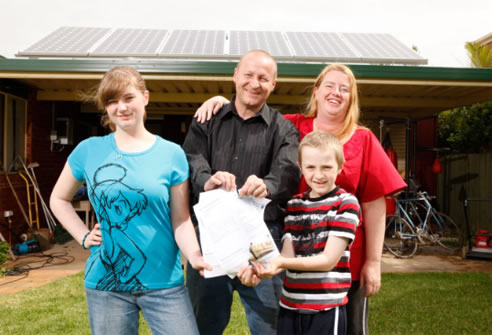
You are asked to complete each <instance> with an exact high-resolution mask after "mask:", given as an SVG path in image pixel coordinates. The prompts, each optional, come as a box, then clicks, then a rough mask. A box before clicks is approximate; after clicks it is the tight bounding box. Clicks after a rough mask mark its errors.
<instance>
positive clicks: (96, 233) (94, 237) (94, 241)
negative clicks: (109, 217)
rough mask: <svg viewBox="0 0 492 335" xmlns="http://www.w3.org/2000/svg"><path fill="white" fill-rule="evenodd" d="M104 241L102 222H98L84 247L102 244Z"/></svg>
mask: <svg viewBox="0 0 492 335" xmlns="http://www.w3.org/2000/svg"><path fill="white" fill-rule="evenodd" d="M101 243H102V234H101V224H100V223H96V224H95V225H94V228H92V230H91V232H90V233H89V235H87V237H86V239H85V241H84V245H83V247H86V248H87V249H88V248H90V247H91V246H93V245H100V244H101Z"/></svg>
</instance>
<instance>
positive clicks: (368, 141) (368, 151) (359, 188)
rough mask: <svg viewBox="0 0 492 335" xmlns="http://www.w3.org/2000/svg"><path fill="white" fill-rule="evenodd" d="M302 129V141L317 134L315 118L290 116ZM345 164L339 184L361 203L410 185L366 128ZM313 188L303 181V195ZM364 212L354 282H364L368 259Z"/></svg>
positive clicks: (349, 146)
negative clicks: (311, 134)
mask: <svg viewBox="0 0 492 335" xmlns="http://www.w3.org/2000/svg"><path fill="white" fill-rule="evenodd" d="M284 117H285V118H286V119H287V120H289V121H291V122H292V123H293V124H294V125H295V126H296V128H297V130H299V134H300V139H301V140H302V139H303V138H304V136H306V135H307V134H309V133H310V132H312V131H313V121H314V118H306V117H304V115H302V114H286V115H284ZM343 154H344V156H345V163H344V165H343V169H342V172H341V173H340V174H339V175H338V177H337V180H336V182H335V184H336V185H337V186H340V187H341V188H343V189H345V190H346V191H347V192H349V193H352V194H354V195H355V196H356V197H357V199H358V200H359V202H360V203H361V205H362V203H364V202H369V201H373V200H376V199H378V198H381V197H383V196H385V195H389V194H392V193H395V192H398V191H400V190H402V189H404V188H405V187H406V186H407V185H406V184H405V182H404V181H403V179H402V178H401V176H400V174H399V173H398V171H397V170H396V169H395V167H394V165H393V164H392V163H391V161H390V160H389V158H388V156H387V155H386V153H385V152H384V149H383V147H382V146H381V144H380V143H379V141H378V139H377V138H376V136H375V135H374V134H373V133H372V132H371V131H370V130H369V129H366V128H362V127H358V128H357V130H356V131H355V132H354V134H352V136H351V137H350V139H349V140H348V141H347V142H346V143H345V144H344V145H343ZM308 189H309V186H308V185H307V184H306V182H305V181H304V178H302V180H301V183H300V184H299V192H300V193H301V192H305V191H307V190H308ZM363 217H364V213H362V220H361V225H360V226H359V227H358V228H357V231H356V234H355V240H354V243H353V244H352V248H351V257H350V272H351V273H352V280H359V279H360V271H361V269H362V264H363V260H364V258H365V253H364V250H365V247H364V241H365V232H364V220H363Z"/></svg>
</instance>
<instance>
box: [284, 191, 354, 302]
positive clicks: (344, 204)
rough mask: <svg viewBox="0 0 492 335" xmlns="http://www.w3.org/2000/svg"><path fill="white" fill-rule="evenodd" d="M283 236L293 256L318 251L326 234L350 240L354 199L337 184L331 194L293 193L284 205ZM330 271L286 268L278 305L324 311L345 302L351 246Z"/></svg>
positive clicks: (304, 255) (306, 254)
mask: <svg viewBox="0 0 492 335" xmlns="http://www.w3.org/2000/svg"><path fill="white" fill-rule="evenodd" d="M286 214H287V216H286V218H285V226H284V238H286V237H290V238H291V239H292V243H293V246H294V250H295V254H296V257H309V256H314V255H317V254H321V253H322V252H323V251H324V249H325V245H326V242H327V240H328V237H329V236H337V237H342V238H346V239H348V240H349V245H350V244H351V243H352V241H353V239H354V237H355V229H356V227H357V226H358V224H359V220H360V207H359V203H358V201H357V199H356V198H355V196H353V195H352V194H350V193H347V192H346V191H344V190H343V189H341V188H339V187H336V188H335V189H334V190H333V191H331V192H330V193H328V194H326V195H324V196H322V197H319V198H309V191H308V192H306V193H302V194H299V195H296V196H295V197H294V198H293V199H291V200H290V201H289V202H288V204H287V213H286ZM349 245H347V247H346V249H345V251H344V252H343V255H342V257H341V258H340V260H339V261H338V263H337V264H336V266H335V267H334V268H333V269H331V270H330V271H327V272H326V271H312V272H307V271H295V270H287V272H286V276H285V279H284V285H283V288H282V296H281V298H280V305H281V306H282V307H284V308H287V309H292V310H314V311H320V310H327V309H330V308H333V307H335V306H340V305H344V304H346V303H347V302H348V299H347V292H348V290H349V288H350V284H351V279H350V266H349V260H350V247H349Z"/></svg>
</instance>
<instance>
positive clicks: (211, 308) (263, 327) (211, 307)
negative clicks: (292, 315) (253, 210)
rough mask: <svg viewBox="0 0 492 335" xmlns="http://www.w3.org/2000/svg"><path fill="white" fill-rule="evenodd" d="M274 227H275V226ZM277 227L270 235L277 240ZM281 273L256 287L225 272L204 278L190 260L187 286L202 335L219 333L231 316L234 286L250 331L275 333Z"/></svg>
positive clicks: (267, 334) (280, 290)
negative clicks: (222, 274) (224, 274)
mask: <svg viewBox="0 0 492 335" xmlns="http://www.w3.org/2000/svg"><path fill="white" fill-rule="evenodd" d="M274 229H275V228H274ZM280 230H281V229H280V228H279V231H275V232H274V231H272V229H270V232H271V233H272V236H273V237H274V239H276V240H277V241H276V242H277V243H278V242H279V240H278V236H279V234H280ZM282 281H283V274H281V275H277V276H275V277H273V278H272V279H266V280H262V281H261V282H260V284H259V285H258V286H256V287H248V286H244V285H243V284H241V282H240V280H239V279H238V278H237V277H235V278H234V279H231V278H230V277H228V276H221V277H215V278H208V279H205V278H203V277H202V276H200V273H199V272H198V271H196V270H194V269H193V268H192V267H191V266H190V265H189V264H188V266H187V269H186V286H187V287H188V292H189V294H190V298H191V304H192V305H193V312H194V313H195V317H196V322H197V324H198V330H199V331H200V334H201V335H215V334H217V335H221V334H222V333H223V332H224V330H225V328H226V327H227V324H228V323H229V319H230V316H231V305H232V298H233V293H234V290H236V291H237V292H238V293H239V296H240V298H241V302H242V304H243V306H244V310H245V313H246V318H247V320H248V325H249V329H250V332H251V334H252V335H269V334H276V331H277V317H278V312H279V301H280V294H281V292H282Z"/></svg>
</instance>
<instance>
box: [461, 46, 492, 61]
mask: <svg viewBox="0 0 492 335" xmlns="http://www.w3.org/2000/svg"><path fill="white" fill-rule="evenodd" d="M465 48H466V50H467V51H468V57H470V61H471V63H472V65H473V66H474V67H492V49H491V48H489V46H488V45H486V44H484V45H480V44H479V43H477V42H468V43H466V45H465Z"/></svg>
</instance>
